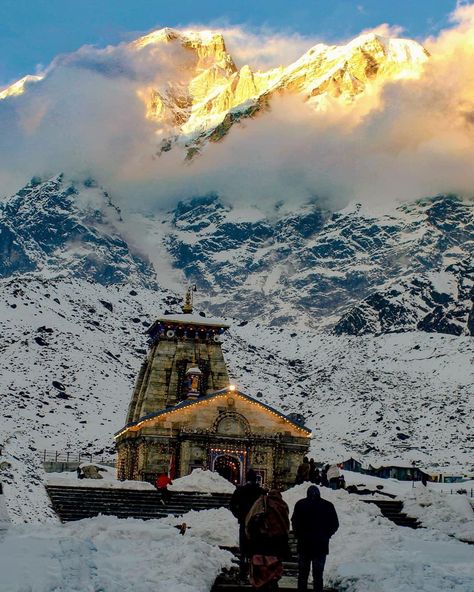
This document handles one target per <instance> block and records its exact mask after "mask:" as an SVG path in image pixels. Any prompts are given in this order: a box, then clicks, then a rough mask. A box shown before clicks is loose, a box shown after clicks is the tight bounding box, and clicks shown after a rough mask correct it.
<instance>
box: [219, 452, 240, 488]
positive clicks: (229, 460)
mask: <svg viewBox="0 0 474 592" xmlns="http://www.w3.org/2000/svg"><path fill="white" fill-rule="evenodd" d="M213 470H214V471H215V472H216V473H219V475H220V476H221V477H224V479H227V480H228V481H230V482H231V483H233V484H234V485H239V483H241V481H242V462H241V460H240V459H239V458H237V457H236V456H231V455H229V454H222V455H221V456H218V457H217V458H216V459H215V460H214V466H213Z"/></svg>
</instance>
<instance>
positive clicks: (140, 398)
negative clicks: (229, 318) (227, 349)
mask: <svg viewBox="0 0 474 592" xmlns="http://www.w3.org/2000/svg"><path fill="white" fill-rule="evenodd" d="M228 328H229V325H227V324H226V323H225V322H223V321H221V320H219V319H211V318H207V317H203V316H200V315H196V314H193V312H192V293H191V291H190V290H188V293H187V295H186V302H185V305H184V306H183V313H182V314H173V315H171V314H166V315H163V316H161V317H159V318H158V319H157V320H156V321H155V323H154V324H153V325H152V327H151V328H150V329H149V336H150V349H149V352H148V355H147V357H146V359H145V360H144V362H143V364H142V366H141V369H140V372H139V375H138V378H137V382H136V385H135V389H134V391H133V395H132V400H131V402H130V406H129V409H128V414H127V423H126V425H125V427H124V428H123V429H121V430H120V431H119V432H118V433H117V434H116V435H115V438H116V443H117V450H118V477H119V479H132V480H142V481H150V482H154V480H155V479H156V476H157V474H159V473H160V472H163V471H165V472H169V473H170V475H171V477H172V478H174V477H182V476H184V475H187V474H189V473H190V472H191V471H192V470H193V469H194V468H203V469H210V470H212V471H217V472H218V473H220V474H221V475H222V476H224V477H226V478H227V479H229V480H230V481H231V482H233V483H235V484H239V483H242V482H243V481H244V479H245V473H246V471H247V469H249V468H253V469H254V470H255V471H256V472H257V474H259V475H260V477H261V480H262V483H263V484H264V485H265V486H267V487H280V488H284V487H287V486H289V485H292V484H293V483H294V480H295V475H296V470H297V468H298V465H299V464H300V462H301V459H302V457H303V456H304V455H305V454H307V452H308V448H309V439H310V437H311V432H310V430H309V429H308V428H306V427H305V426H304V425H301V424H300V423H298V422H296V421H294V420H292V419H290V418H289V417H287V416H285V415H283V414H282V413H280V412H279V411H277V410H276V409H273V408H272V407H270V406H269V405H266V404H265V403H263V402H262V401H261V400H256V399H253V398H252V397H251V396H249V395H248V394H245V393H243V392H241V391H240V390H239V389H237V388H236V387H235V386H233V385H231V384H229V382H230V381H229V375H228V372H227V367H226V363H225V359H224V355H223V352H222V348H221V342H222V338H223V334H224V333H225V331H226V329H228Z"/></svg>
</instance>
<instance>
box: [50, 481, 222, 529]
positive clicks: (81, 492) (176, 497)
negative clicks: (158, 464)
mask: <svg viewBox="0 0 474 592" xmlns="http://www.w3.org/2000/svg"><path fill="white" fill-rule="evenodd" d="M46 490H47V492H48V495H49V497H50V499H51V503H52V506H53V509H54V511H55V512H56V513H57V514H58V516H59V518H60V519H61V522H71V521H73V520H81V519H82V518H92V517H94V516H98V515H99V514H104V515H109V516H117V518H140V519H142V520H150V519H153V518H163V517H165V516H168V515H169V514H172V515H174V516H179V515H182V514H185V513H186V512H189V511H190V510H208V509H211V508H221V507H229V501H230V494H227V493H210V494H209V493H206V494H202V493H195V492H173V493H172V495H171V499H170V501H169V503H167V504H166V505H163V504H162V503H161V494H160V493H158V492H157V491H153V490H135V489H117V488H113V489H112V488H110V489H109V488H105V487H71V486H64V485H47V486H46Z"/></svg>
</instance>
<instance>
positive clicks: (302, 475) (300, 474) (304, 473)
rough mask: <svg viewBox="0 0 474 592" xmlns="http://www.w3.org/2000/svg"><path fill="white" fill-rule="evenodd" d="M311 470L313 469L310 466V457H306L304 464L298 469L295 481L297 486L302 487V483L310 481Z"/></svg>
mask: <svg viewBox="0 0 474 592" xmlns="http://www.w3.org/2000/svg"><path fill="white" fill-rule="evenodd" d="M310 469H311V465H310V464H309V460H308V457H307V456H305V457H304V458H303V462H302V463H301V464H300V466H299V467H298V469H297V471H296V479H295V484H296V485H300V484H301V483H304V482H305V481H309V471H310Z"/></svg>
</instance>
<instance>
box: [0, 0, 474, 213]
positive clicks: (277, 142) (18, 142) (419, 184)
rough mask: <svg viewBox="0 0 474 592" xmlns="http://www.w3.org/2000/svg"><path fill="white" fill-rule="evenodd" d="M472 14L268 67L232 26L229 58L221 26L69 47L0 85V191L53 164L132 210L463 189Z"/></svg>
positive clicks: (265, 43)
mask: <svg viewBox="0 0 474 592" xmlns="http://www.w3.org/2000/svg"><path fill="white" fill-rule="evenodd" d="M473 18H474V9H473V7H461V8H459V9H458V10H457V11H456V12H455V13H454V16H453V27H452V28H451V29H448V30H446V31H444V32H442V33H441V34H440V35H439V36H438V37H437V38H436V39H427V40H425V42H424V44H419V43H417V42H415V41H411V40H407V39H400V38H395V37H390V34H392V32H391V31H389V30H385V31H379V32H371V33H370V32H369V33H364V34H363V35H361V36H359V37H357V38H356V39H354V40H352V41H349V42H348V43H345V44H341V45H338V46H328V45H325V44H322V43H318V44H316V45H314V46H313V47H311V48H309V49H308V50H307V51H306V52H303V53H302V55H301V56H300V57H299V58H298V59H296V60H295V59H294V50H293V53H291V59H290V60H288V59H284V58H285V51H286V49H285V47H288V46H289V44H286V46H285V44H284V43H283V44H281V50H280V55H279V58H280V59H281V63H283V64H284V65H283V66H280V67H278V66H274V62H273V64H271V66H270V65H269V67H267V68H265V63H264V61H263V62H262V59H261V56H262V54H263V55H264V54H265V49H266V48H268V47H272V39H271V38H269V37H268V36H267V37H264V36H262V39H261V40H260V47H258V43H259V41H258V39H257V40H256V39H255V36H254V35H253V36H252V35H247V36H246V34H245V33H244V32H242V31H240V32H239V34H236V31H235V29H234V30H231V31H229V38H230V39H231V43H230V46H231V47H232V48H235V54H236V55H237V56H238V59H234V57H233V56H232V54H231V52H230V51H229V50H228V48H227V45H226V39H225V38H226V31H225V30H224V31H223V32H222V34H221V33H220V32H218V31H199V30H188V31H186V30H183V31H175V30H171V29H162V30H160V31H154V32H152V33H150V34H148V35H145V36H143V37H141V38H138V39H137V40H135V41H133V42H131V43H126V44H122V45H118V46H115V47H114V46H110V47H107V48H105V49H97V48H94V47H89V46H86V47H83V48H80V49H79V50H78V51H77V52H75V53H73V54H69V55H65V56H60V57H58V58H57V59H56V60H54V61H53V62H52V63H51V64H50V66H48V67H47V68H46V69H45V72H44V73H43V74H41V75H36V76H34V77H27V78H26V79H23V80H22V81H19V82H18V83H17V84H16V85H13V86H12V87H10V88H8V89H4V91H3V92H2V94H1V95H0V98H2V99H3V100H0V125H1V127H2V135H1V138H0V149H1V150H2V155H3V158H2V163H1V165H0V182H1V187H2V193H3V195H9V194H11V193H13V192H14V191H16V190H18V189H19V188H20V187H21V186H23V185H24V184H25V183H26V182H27V181H28V180H29V178H31V177H32V176H35V175H37V176H40V177H42V178H45V177H47V176H50V175H54V174H57V173H59V172H64V173H66V174H67V175H68V176H70V177H76V178H78V179H84V178H87V177H89V176H90V177H92V178H94V179H96V180H97V181H98V182H99V183H100V184H102V185H104V186H105V187H107V188H108V189H109V190H110V191H113V192H114V195H115V199H116V200H117V201H119V202H120V205H121V206H122V207H126V208H127V209H131V210H134V209H145V210H150V209H156V208H159V207H162V206H165V207H168V206H172V205H174V204H176V203H177V201H179V200H181V199H183V198H186V197H193V196H196V195H205V194H207V193H209V192H214V193H217V194H219V195H220V197H221V199H222V200H224V201H226V202H227V203H247V204H251V205H255V204H257V203H258V204H260V206H261V207H266V208H267V210H271V208H272V207H273V206H274V205H275V204H278V203H280V202H283V203H287V204H301V203H306V202H307V201H308V200H317V201H318V202H319V203H320V204H322V205H324V206H326V207H328V208H329V209H337V208H339V207H343V206H345V205H347V204H348V203H349V202H352V201H358V202H362V203H369V204H375V205H380V204H383V205H386V204H393V203H394V202H395V201H405V200H412V199H418V198H422V197H426V196H430V195H436V194H438V193H450V192H452V193H456V194H459V195H467V196H469V195H472V187H473V182H474V178H473V176H474V174H473V171H472V166H471V162H472V160H473V156H474V152H473V140H472V137H473V136H472V120H473V113H474V108H473V103H472V89H473V88H474V75H473V73H472V68H471V64H472V58H473V55H474V48H473V46H472V38H473ZM381 32H383V33H384V34H381ZM237 46H238V47H239V48H240V49H237ZM251 51H253V52H254V53H255V54H256V56H257V57H256V60H255V61H256V66H253V65H252V61H251ZM268 51H270V50H268ZM288 55H289V54H288ZM242 58H248V59H249V63H241V62H240V61H239V60H242ZM291 60H293V61H291ZM259 68H260V69H259ZM262 173H263V174H262Z"/></svg>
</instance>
